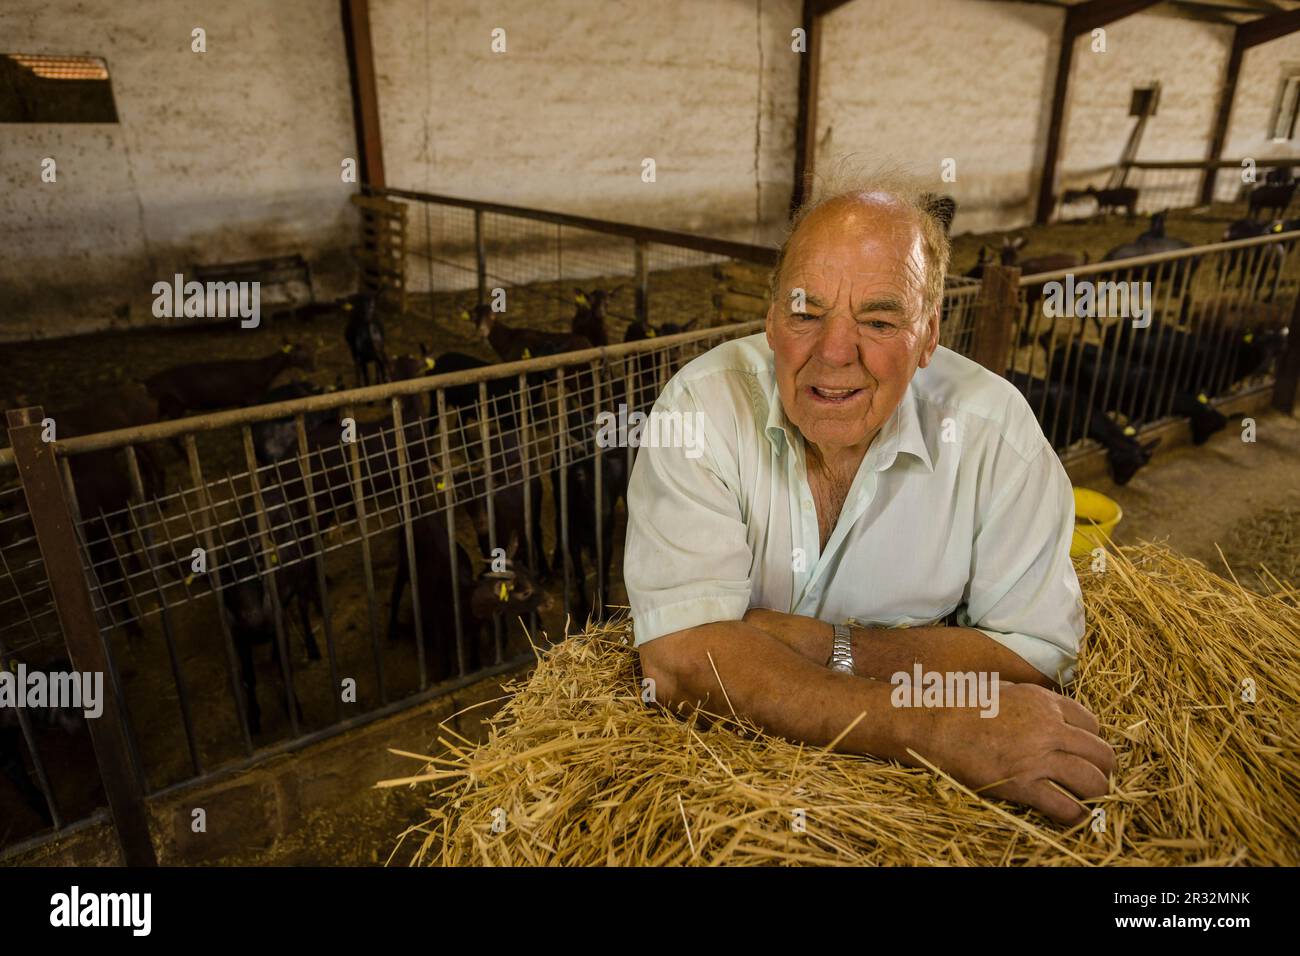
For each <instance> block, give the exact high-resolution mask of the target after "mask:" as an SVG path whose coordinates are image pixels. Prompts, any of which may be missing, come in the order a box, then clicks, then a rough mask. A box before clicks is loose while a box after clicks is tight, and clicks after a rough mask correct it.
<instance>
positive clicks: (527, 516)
mask: <svg viewBox="0 0 1300 956" xmlns="http://www.w3.org/2000/svg"><path fill="white" fill-rule="evenodd" d="M532 454H533V441H532V432H531V431H530V430H529V422H528V376H527V375H525V374H524V373H522V372H521V373H519V461H520V464H521V466H522V469H523V478H524V554H525V555H526V556H527V558H528V568H529V570H530V571H534V572H536V571H537V568H538V567H539V564H538V561H537V547H538V546H539V544H540V542H537V541H534V540H533V482H532V467H533V463H532ZM528 621H529V627H530V629H531V630H532V631H534V632H536V631H537V612H536V611H530V612H529V613H528Z"/></svg>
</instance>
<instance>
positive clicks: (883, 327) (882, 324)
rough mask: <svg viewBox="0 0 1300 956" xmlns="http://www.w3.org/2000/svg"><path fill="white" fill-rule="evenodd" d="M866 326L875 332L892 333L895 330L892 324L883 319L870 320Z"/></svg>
mask: <svg viewBox="0 0 1300 956" xmlns="http://www.w3.org/2000/svg"><path fill="white" fill-rule="evenodd" d="M867 325H868V326H869V327H870V328H871V329H872V330H873V331H876V332H892V331H893V330H894V329H895V328H896V326H895V325H894V323H893V322H888V321H886V320H884V319H872V320H871V321H870V322H868V323H867Z"/></svg>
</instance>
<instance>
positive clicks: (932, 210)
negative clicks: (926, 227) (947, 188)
mask: <svg viewBox="0 0 1300 956" xmlns="http://www.w3.org/2000/svg"><path fill="white" fill-rule="evenodd" d="M921 205H922V207H923V208H924V209H925V211H926V212H928V213H929V214H930V216H931V218H933V219H934V221H935V222H937V223H938V224H939V225H940V226H942V227H943V234H944V235H945V236H946V235H948V233H949V232H951V231H952V221H953V219H955V218H956V216H957V200H955V199H953V198H952V197H951V196H948V195H940V194H936V193H925V194H924V195H923V196H922V197H921Z"/></svg>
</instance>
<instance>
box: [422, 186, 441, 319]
mask: <svg viewBox="0 0 1300 956" xmlns="http://www.w3.org/2000/svg"><path fill="white" fill-rule="evenodd" d="M420 205H422V206H423V207H424V251H425V253H426V255H425V258H424V264H425V269H426V271H427V273H428V277H429V289H428V292H429V318H430V319H435V318H437V316H436V315H434V309H433V230H432V229H431V228H430V227H429V210H430V209H431V208H432V206H433V204H432V203H430V202H427V201H422V202H421V203H420Z"/></svg>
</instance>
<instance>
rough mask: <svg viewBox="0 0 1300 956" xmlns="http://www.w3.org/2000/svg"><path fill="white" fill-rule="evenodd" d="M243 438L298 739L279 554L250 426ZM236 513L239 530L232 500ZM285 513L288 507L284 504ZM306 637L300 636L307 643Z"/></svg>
mask: <svg viewBox="0 0 1300 956" xmlns="http://www.w3.org/2000/svg"><path fill="white" fill-rule="evenodd" d="M240 432H241V433H242V434H243V438H244V463H245V464H246V465H247V467H248V484H249V486H250V487H251V488H252V492H253V507H254V508H255V509H256V511H257V535H258V537H259V538H260V539H261V543H262V554H263V555H265V557H264V558H263V559H262V560H261V561H260V562H257V563H258V564H259V565H260V571H261V574H262V581H263V583H264V584H265V585H266V589H267V591H268V592H270V595H271V615H272V617H273V619H274V621H275V645H276V647H277V648H279V651H280V675H281V677H282V678H283V679H284V697H285V707H286V708H287V709H288V712H289V730H290V733H291V734H292V735H293V736H294V737H297V736H298V734H299V728H298V708H297V706H296V704H297V701H298V697H297V695H296V694H295V693H294V689H293V665H292V662H291V661H290V660H289V642H288V641H287V640H286V639H285V624H284V605H283V604H281V603H280V551H279V549H278V548H277V547H276V545H275V541H274V539H273V538H272V537H271V530H270V526H269V522H268V521H267V515H266V503H265V502H264V501H263V500H262V485H261V482H260V481H259V480H258V478H257V455H256V453H254V451H253V429H252V426H250V425H245V426H243V427H242V428H241V429H240ZM230 491H231V494H232V495H233V494H234V493H235V489H234V485H233V483H232V484H231V488H230ZM235 510H236V511H237V512H238V513H239V519H240V520H239V523H240V526H241V528H243V527H245V524H244V509H243V507H242V506H241V505H240V504H239V500H238V498H237V497H236V499H235ZM285 510H286V511H287V510H288V506H287V505H285ZM289 533H290V534H291V535H292V534H293V515H292V514H290V515H289ZM306 637H307V635H304V636H303V639H304V640H306Z"/></svg>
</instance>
